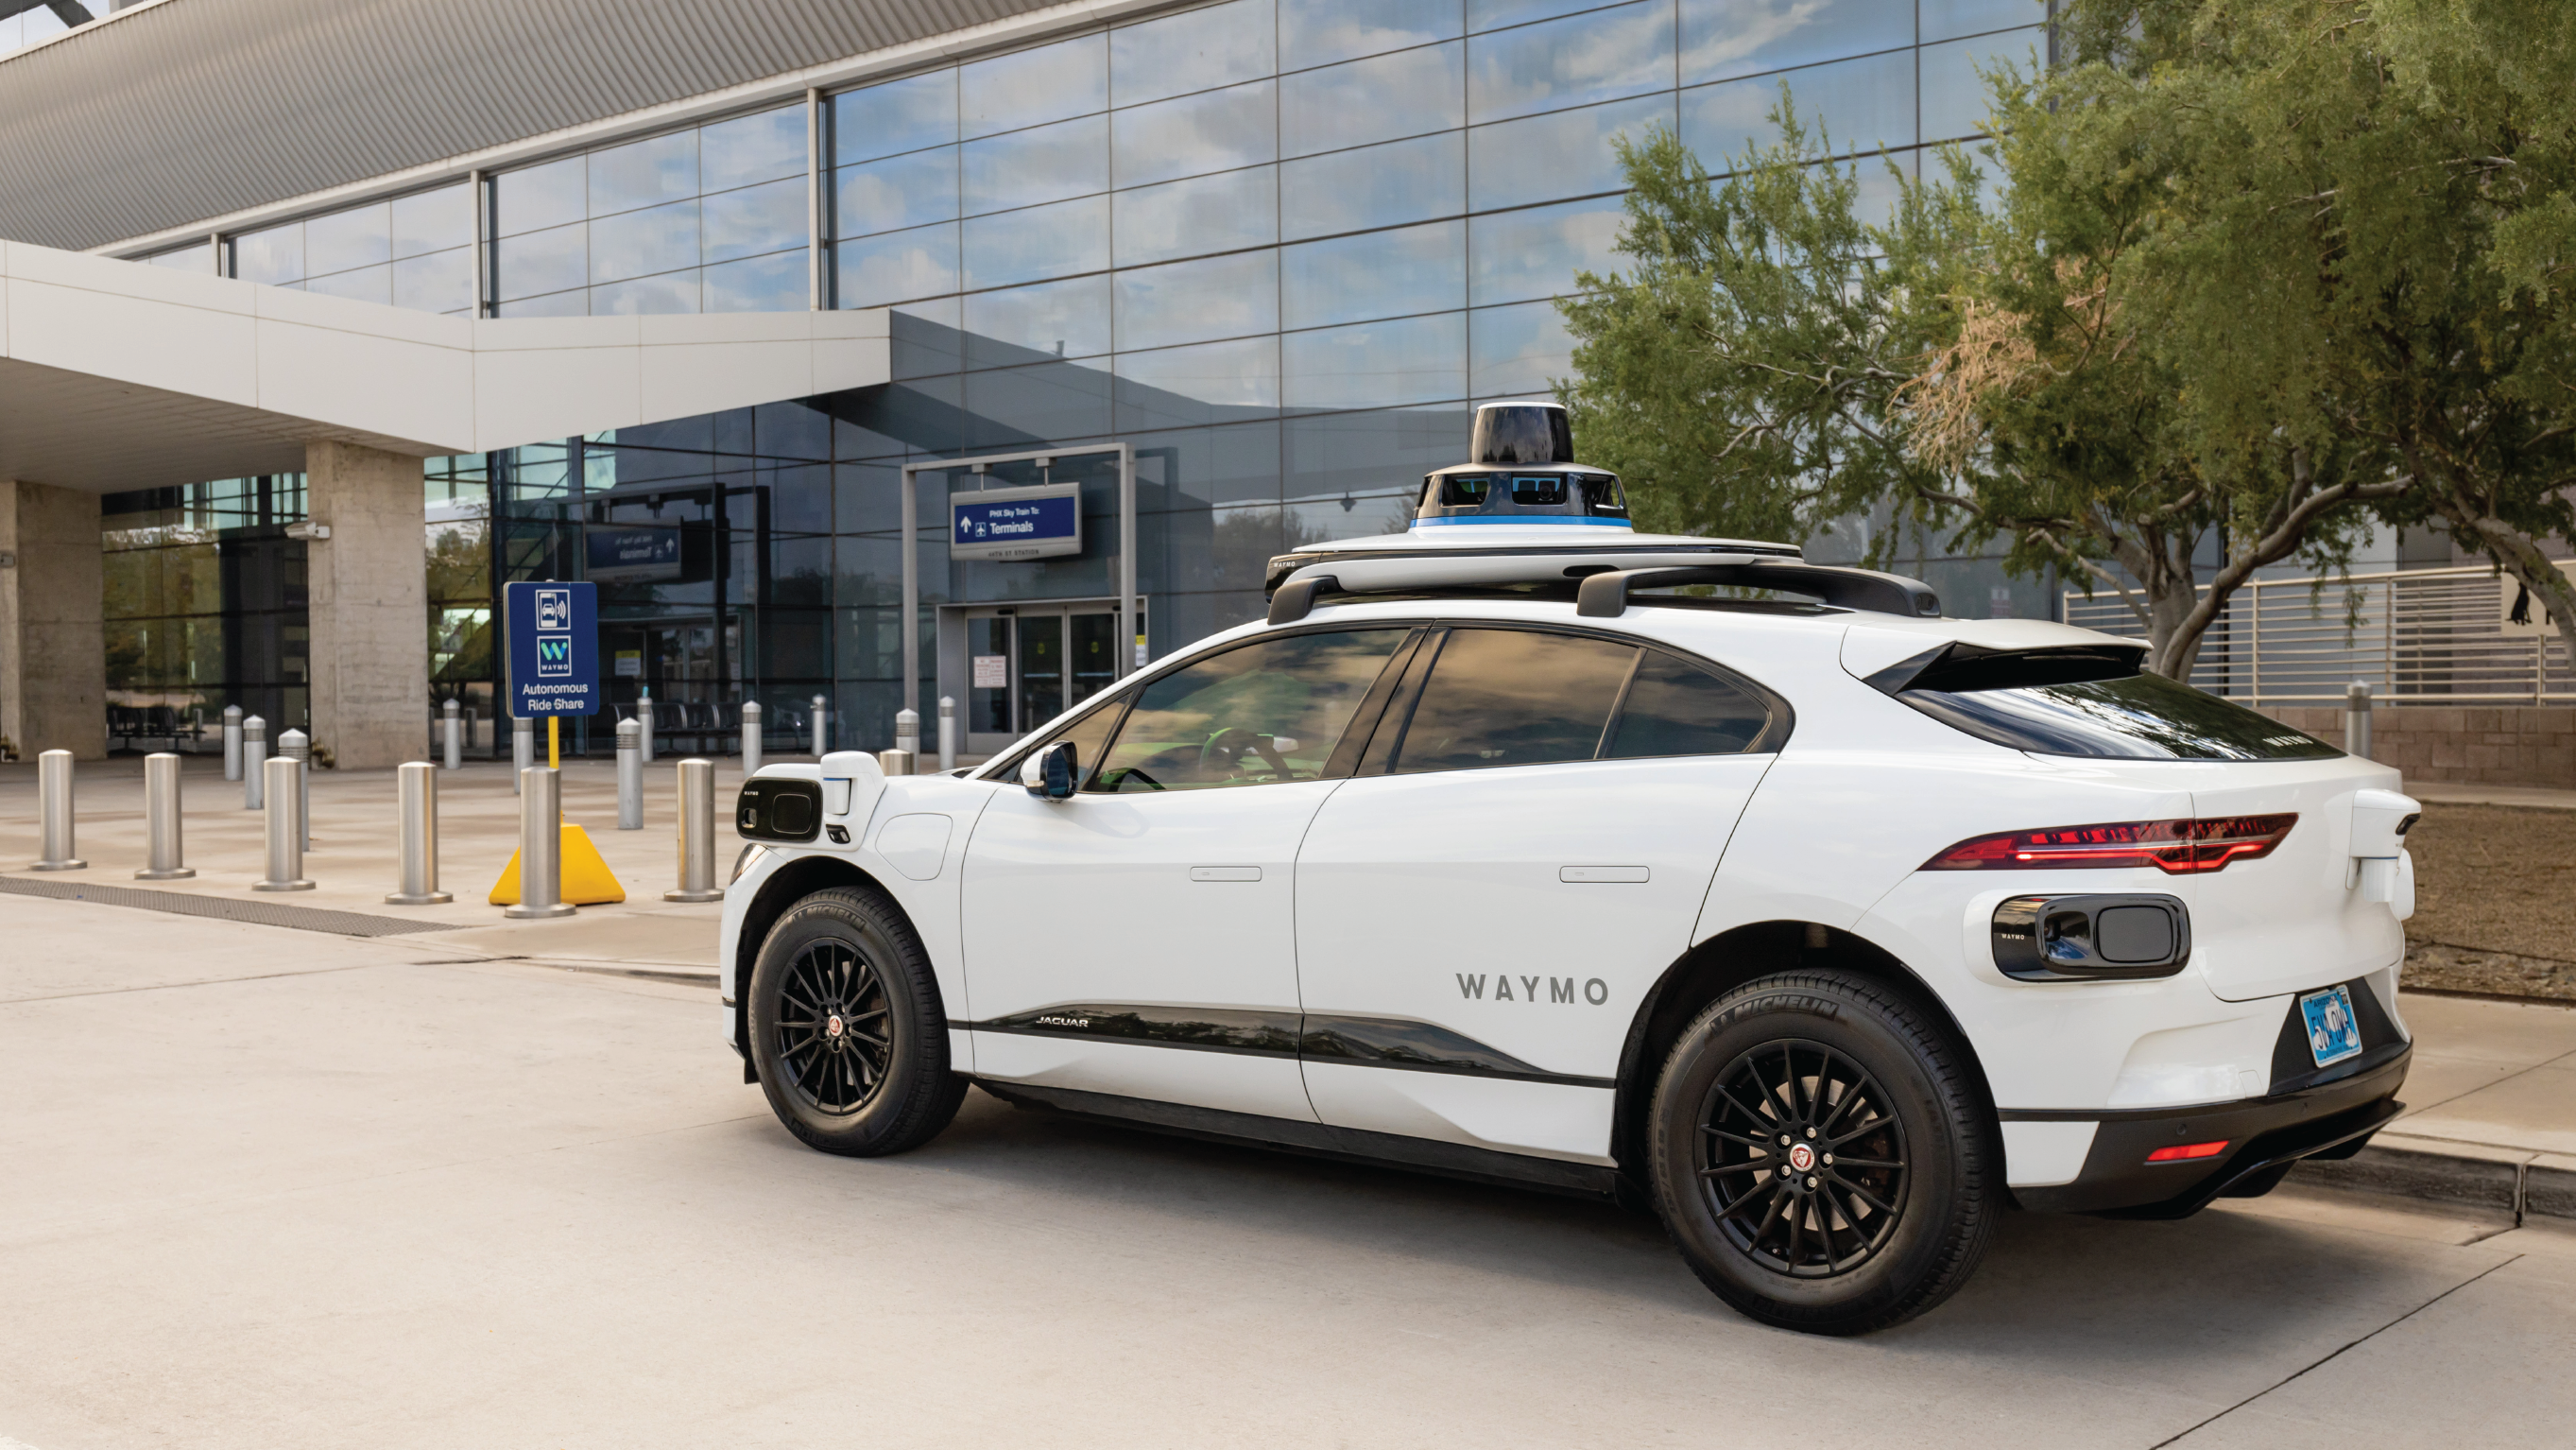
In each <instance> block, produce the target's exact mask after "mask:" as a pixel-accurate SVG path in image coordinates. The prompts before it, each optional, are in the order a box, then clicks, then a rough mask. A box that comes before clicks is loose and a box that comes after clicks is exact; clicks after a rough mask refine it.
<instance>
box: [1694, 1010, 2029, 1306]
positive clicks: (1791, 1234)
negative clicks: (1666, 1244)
mask: <svg viewBox="0 0 2576 1450" xmlns="http://www.w3.org/2000/svg"><path fill="white" fill-rule="evenodd" d="M1963 1059H1964V1055H1963V1054H1962V1053H1960V1052H1959V1051H1958V1050H1957V1049H1956V1048H1955V1047H1954V1046H1953V1045H1952V1044H1951V1043H1950V1042H1949V1040H1948V1038H1947V1035H1946V1034H1945V1033H1943V1032H1942V1031H1940V1030H1939V1029H1937V1028H1936V1027H1935V1026H1934V1025H1933V1024H1932V1022H1931V1021H1930V1020H1929V1019H1928V1018H1927V1017H1926V1015H1925V1014H1924V1013H1922V1012H1921V1011H1920V1010H1918V1009H1917V1008H1916V1007H1914V1006H1913V1005H1912V1004H1911V1003H1909V1002H1907V1001H1905V1000H1904V999H1903V998H1901V997H1899V996H1897V995H1895V994H1893V993H1891V992H1889V991H1888V990H1887V989H1886V988H1884V987H1882V986H1879V985H1878V984H1876V983H1874V982H1871V981H1869V980H1868V979H1866V978H1863V977H1859V976H1856V975H1851V974H1847V973H1842V972H1835V971H1814V972H1787V973H1782V974H1780V975H1777V976H1771V977H1764V978H1761V979H1759V980H1757V981H1753V982H1750V983H1747V984H1745V985H1744V986H1742V987H1739V988H1737V989H1736V990H1735V991H1733V992H1730V993H1728V994H1727V995H1726V996H1724V997H1722V998H1720V999H1719V1000H1718V1001H1716V1002H1714V1003H1712V1004H1710V1006H1709V1007H1708V1008H1707V1010H1705V1011H1703V1012H1702V1013H1700V1015H1699V1016H1698V1018H1696V1019H1695V1020H1694V1021H1693V1022H1692V1023H1691V1025H1690V1026H1689V1028H1687V1029H1686V1030H1685V1031H1683V1033H1682V1035H1681V1038H1680V1040H1678V1041H1677V1042H1675V1043H1674V1044H1673V1048H1672V1051H1671V1053H1670V1055H1669V1056H1667V1057H1666V1058H1665V1060H1664V1070H1663V1074H1662V1077H1661V1079H1660V1080H1659V1082H1658V1084H1657V1086H1656V1090H1655V1097H1654V1104H1653V1107H1652V1110H1651V1111H1652V1119H1651V1124H1650V1128H1651V1139H1652V1145H1653V1157H1652V1165H1651V1171H1652V1177H1653V1188H1654V1192H1655V1198H1656V1206H1657V1208H1658V1209H1659V1210H1660V1211H1661V1212H1662V1214H1663V1218H1664V1222H1665V1224H1666V1226H1667V1227H1668V1228H1669V1229H1670V1230H1671V1232H1672V1235H1673V1240H1674V1242H1675V1243H1676V1244H1677V1245H1678V1246H1679V1247H1680V1249H1681V1252H1682V1257H1683V1259H1684V1260H1685V1261H1687V1262H1688V1263H1689V1264H1690V1267H1691V1270H1692V1272H1694V1273H1696V1274H1698V1275H1699V1277H1700V1280H1701V1282H1703V1283H1705V1284H1707V1285H1708V1287H1709V1288H1710V1289H1711V1290H1713V1291H1715V1292H1716V1294H1717V1295H1718V1297H1720V1298H1722V1299H1724V1300H1725V1301H1726V1302H1727V1303H1729V1304H1731V1305H1733V1306H1734V1307H1735V1308H1736V1309H1738V1310H1740V1311H1742V1312H1743V1313H1745V1314H1747V1315H1749V1316H1751V1317H1752V1318H1755V1319H1758V1320H1761V1321H1762V1322H1763V1323H1765V1324H1772V1325H1777V1326H1779V1327H1781V1328H1784V1329H1799V1330H1805V1331H1808V1332H1811V1333H1818V1334H1860V1333H1866V1332H1867V1331H1869V1330H1873V1329H1882V1328H1885V1327H1886V1326H1888V1325H1891V1324H1896V1323H1899V1322H1901V1321H1903V1320H1906V1319H1910V1318H1912V1317H1913V1316H1915V1315H1917V1314H1920V1313H1922V1312H1923V1311H1925V1310H1927V1309H1929V1308H1931V1307H1932V1306H1934V1305H1935V1304H1938V1303H1940V1302H1941V1301H1942V1300H1943V1299H1946V1298H1948V1297H1949V1296H1950V1295H1951V1293H1952V1292H1954V1291H1955V1290H1957V1288H1958V1287H1959V1285H1961V1284H1962V1283H1964V1282H1966V1280H1967V1278H1968V1275H1969V1274H1970V1273H1971V1272H1973V1271H1974V1270H1975V1268H1976V1266H1977V1261H1978V1260H1979V1259H1980V1258H1982V1257H1983V1256H1984V1254H1985V1251H1986V1243H1987V1241H1988V1239H1989V1238H1990V1237H1991V1236H1992V1234H1993V1230H1994V1220H1995V1216H1996V1213H1997V1211H1998V1209H1999V1207H2000V1200H2001V1197H2002V1192H2001V1180H2000V1178H1999V1177H1998V1176H1997V1175H1998V1174H1999V1173H2000V1170H2001V1167H2002V1156H2001V1154H2000V1152H1999V1151H1998V1150H1997V1146H1996V1145H1995V1143H1994V1142H1993V1137H1994V1134H1993V1130H1992V1129H1991V1128H1990V1127H1989V1126H1988V1125H1987V1118H1986V1115H1985V1112H1984V1109H1983V1107H1982V1105H1981V1104H1980V1102H1979V1100H1978V1097H1977V1094H1976V1092H1975V1091H1974V1089H1973V1087H1972V1085H1971V1082H1970V1078H1969V1074H1968V1072H1967V1070H1966V1064H1965V1062H1964V1060H1963Z"/></svg>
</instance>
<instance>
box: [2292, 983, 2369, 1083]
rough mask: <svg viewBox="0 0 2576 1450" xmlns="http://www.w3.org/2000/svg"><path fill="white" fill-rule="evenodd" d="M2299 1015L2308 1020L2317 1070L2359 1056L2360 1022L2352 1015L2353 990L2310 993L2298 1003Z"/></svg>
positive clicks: (2310, 1043)
mask: <svg viewBox="0 0 2576 1450" xmlns="http://www.w3.org/2000/svg"><path fill="white" fill-rule="evenodd" d="M2299 1015H2300V1016H2301V1017H2304V1018H2306V1019H2307V1024H2308V1052H2309V1055H2311V1056H2313V1057H2314V1058H2316V1060H2317V1066H2319V1067H2332V1066H2334V1065H2335V1064H2336V1063H2338V1062H2341V1061H2343V1060H2344V1059H2345V1058H2347V1057H2355V1056H2358V1055H2360V1052H2361V1020H2360V1019H2359V1018H2357V1017H2355V1016H2354V1015H2353V1012H2352V991H2351V989H2350V988H2347V987H2336V988H2334V989H2332V990H2331V991H2325V992H2310V993H2309V994H2308V995H2306V996H2304V997H2301V998H2300V999H2299Z"/></svg>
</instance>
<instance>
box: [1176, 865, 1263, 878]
mask: <svg viewBox="0 0 2576 1450" xmlns="http://www.w3.org/2000/svg"><path fill="white" fill-rule="evenodd" d="M1190 879H1191V880H1192V881H1258V880H1260V879H1261V868H1260V867H1258V866H1193V867H1191V868H1190Z"/></svg>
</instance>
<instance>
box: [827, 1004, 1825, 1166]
mask: <svg viewBox="0 0 2576 1450" xmlns="http://www.w3.org/2000/svg"><path fill="white" fill-rule="evenodd" d="M848 1030H849V1024H848V1023H845V1022H843V1021H842V1020H841V1014H840V1013H838V1012H835V1013H833V1014H832V1015H831V1016H829V1017H826V1018H824V1019H823V1035H824V1036H826V1037H838V1036H840V1035H841V1034H842V1033H843V1032H846V1031H848ZM1799 1146H1801V1147H1804V1146H1805V1145H1804V1144H1800V1145H1799Z"/></svg>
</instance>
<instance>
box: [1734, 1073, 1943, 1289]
mask: <svg viewBox="0 0 2576 1450" xmlns="http://www.w3.org/2000/svg"><path fill="white" fill-rule="evenodd" d="M1698 1168H1699V1178H1700V1191H1701V1192H1702V1193H1703V1194H1704V1195H1706V1200H1707V1204H1708V1208H1709V1211H1710V1213H1712V1214H1713V1215H1714V1216H1715V1217H1716V1220H1717V1223H1718V1225H1719V1227H1720V1228H1721V1229H1722V1230H1723V1231H1724V1232H1725V1234H1726V1237H1727V1240H1728V1241H1729V1242H1730V1243H1732V1244H1734V1245H1735V1247H1736V1248H1737V1249H1739V1250H1741V1251H1742V1252H1743V1253H1744V1254H1745V1255H1747V1256H1748V1257H1750V1258H1751V1259H1752V1260H1753V1262H1755V1263H1757V1264H1760V1265H1761V1266H1762V1267H1764V1268H1766V1269H1770V1270H1772V1271H1774V1272H1775V1273H1781V1274H1788V1275H1792V1276H1799V1277H1821V1276H1827V1275H1832V1274H1842V1273H1849V1272H1850V1271H1852V1270H1854V1269H1857V1268H1859V1267H1860V1266H1861V1265H1862V1264H1864V1263H1866V1262H1868V1261H1869V1259H1870V1258H1871V1256H1873V1255H1875V1254H1877V1253H1878V1252H1879V1251H1880V1250H1881V1249H1882V1248H1884V1247H1886V1245H1887V1241H1888V1238H1889V1236H1890V1235H1891V1234H1893V1233H1894V1232H1895V1229H1896V1225H1897V1220H1898V1219H1899V1218H1900V1217H1901V1216H1902V1214H1903V1210H1902V1209H1901V1208H1900V1207H1899V1205H1901V1204H1902V1203H1904V1201H1905V1124H1904V1123H1903V1122H1901V1121H1900V1120H1899V1119H1898V1117H1897V1115H1896V1111H1895V1109H1894V1108H1893V1107H1891V1106H1890V1105H1889V1102H1888V1097H1887V1094H1886V1092H1885V1090H1883V1089H1882V1088H1880V1087H1879V1085H1878V1081H1877V1079H1875V1078H1872V1077H1871V1076H1870V1075H1869V1073H1868V1071H1867V1070H1866V1069H1864V1068H1863V1067H1861V1065H1860V1064H1859V1063H1857V1062H1854V1061H1853V1060H1852V1059H1850V1058H1849V1057H1846V1056H1844V1055H1843V1054H1841V1053H1839V1052H1836V1051H1834V1050H1833V1049H1832V1048H1830V1047H1827V1046H1825V1045H1824V1044H1823V1043H1821V1042H1808V1041H1804V1040H1797V1039H1789V1040H1783V1041H1780V1042H1776V1043H1769V1044H1765V1045H1764V1046H1761V1047H1757V1048H1752V1049H1749V1050H1747V1051H1746V1052H1744V1053H1742V1054H1740V1055H1738V1056H1737V1057H1736V1059H1735V1061H1734V1062H1732V1063H1730V1064H1728V1065H1727V1067H1726V1070H1725V1071H1723V1072H1721V1073H1719V1074H1718V1075H1717V1078H1716V1080H1715V1081H1714V1082H1712V1083H1710V1084H1709V1089H1708V1093H1707V1096H1706V1098H1705V1099H1704V1100H1703V1102H1702V1104H1701V1107H1700V1142H1699V1165H1698Z"/></svg>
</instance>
